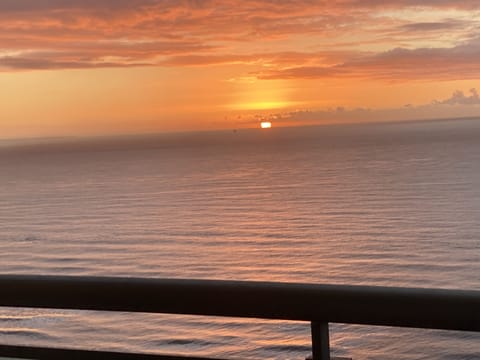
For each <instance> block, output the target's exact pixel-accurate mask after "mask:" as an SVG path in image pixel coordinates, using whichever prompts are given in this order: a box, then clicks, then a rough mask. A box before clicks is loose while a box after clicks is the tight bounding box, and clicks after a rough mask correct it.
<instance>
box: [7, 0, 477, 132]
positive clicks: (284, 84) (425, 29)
mask: <svg viewBox="0 0 480 360" xmlns="http://www.w3.org/2000/svg"><path fill="white" fill-rule="evenodd" d="M0 28H1V29H0V85H1V86H0V138H10V137H30V136H58V135H89V134H117V133H145V132H160V131H177V130H196V129H222V128H242V127H254V126H258V123H259V121H260V120H261V119H265V118H267V119H268V120H271V121H272V123H273V124H274V126H284V125H288V126H290V125H297V124H298V125H305V124H316V123H319V124H320V123H331V122H356V121H382V120H401V119H425V118H438V117H463V116H478V115H480V97H479V95H478V93H477V91H476V90H475V89H476V88H479V90H480V84H479V79H480V31H479V30H478V29H480V2H479V1H478V0H464V1H461V0H455V1H454V0H441V1H440V0H423V1H419V0H418V1H416V0H395V1H393V0H382V1H380V0H362V1H360V0H338V1H334V0H331V1H311V0H299V1H298V0H295V1H294V0H285V1H281V0H277V1H273V0H271V1H258V0H243V1H234V0H223V1H209V0H204V1H177V0H171V1H169V0H165V1H161V0H95V1H94V0H70V1H64V0H49V1H47V0H2V1H1V2H0Z"/></svg>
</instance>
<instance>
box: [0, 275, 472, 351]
mask: <svg viewBox="0 0 480 360" xmlns="http://www.w3.org/2000/svg"><path fill="white" fill-rule="evenodd" d="M0 306H8V307H29V308H55V309H76V310H104V311H125V312H146V313H170V314H188V315H212V316H229V317H246V318H262V319H279V320H301V321H308V322H310V323H311V330H312V354H313V360H328V359H329V358H330V349H329V334H328V328H329V325H328V324H329V323H346V324H363V325H383V326H401V327H413V328H429V329H444V330H462V331H480V291H463V290H441V289H418V288H393V287H372V286H345V285H313V284H293V283H273V282H245V281H218V280H183V279H145V278H117V277H64V276H21V275H4V276H0ZM0 356H10V357H16V358H24V359H27V358H28V359H63V358H68V359H80V358H82V359H85V358H88V359H165V360H173V359H185V358H184V357H182V356H163V355H144V354H127V353H115V352H100V351H89V350H66V349H49V348H38V347H20V346H9V345H0ZM189 359H198V358H191V357H190V358H189Z"/></svg>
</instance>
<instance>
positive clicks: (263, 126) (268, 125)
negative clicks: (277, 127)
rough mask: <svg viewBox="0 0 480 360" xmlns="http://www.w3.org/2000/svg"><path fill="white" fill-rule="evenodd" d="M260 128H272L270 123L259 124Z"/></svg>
mask: <svg viewBox="0 0 480 360" xmlns="http://www.w3.org/2000/svg"><path fill="white" fill-rule="evenodd" d="M260 127H261V128H262V129H270V128H271V127H272V123H271V122H270V121H262V122H261V123H260Z"/></svg>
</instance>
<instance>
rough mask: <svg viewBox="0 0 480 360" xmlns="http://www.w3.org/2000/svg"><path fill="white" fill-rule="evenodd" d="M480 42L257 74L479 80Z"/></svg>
mask: <svg viewBox="0 0 480 360" xmlns="http://www.w3.org/2000/svg"><path fill="white" fill-rule="evenodd" d="M478 59H480V40H479V39H473V40H471V41H468V42H465V43H462V44H460V45H457V46H455V47H452V48H418V49H405V48H395V49H392V50H388V51H385V52H380V53H376V54H367V55H363V56H362V55H361V56H358V57H356V58H351V59H349V60H347V61H345V62H343V63H340V64H336V65H333V66H321V65H319V66H300V67H289V68H280V69H278V68H277V69H269V70H266V71H262V72H259V73H257V76H258V77H259V78H260V79H295V78H302V79H328V78H333V77H335V78H339V77H348V78H365V79H382V80H390V81H407V80H419V79H422V80H433V79H436V80H438V79H442V80H448V79H478V78H479V77H480V62H479V61H478Z"/></svg>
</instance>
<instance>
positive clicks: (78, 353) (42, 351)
mask: <svg viewBox="0 0 480 360" xmlns="http://www.w3.org/2000/svg"><path fill="white" fill-rule="evenodd" d="M1 357H11V358H15V359H35V360H56V359H62V360H65V359H69V360H77V359H78V360H80V359H82V360H85V359H89V360H97V359H98V360H213V359H211V358H200V357H189V356H177V355H156V354H133V353H122V352H112V351H94V350H77V349H57V348H43V347H32V346H15V345H0V359H1Z"/></svg>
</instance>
